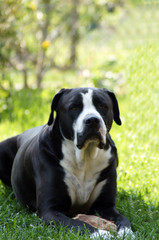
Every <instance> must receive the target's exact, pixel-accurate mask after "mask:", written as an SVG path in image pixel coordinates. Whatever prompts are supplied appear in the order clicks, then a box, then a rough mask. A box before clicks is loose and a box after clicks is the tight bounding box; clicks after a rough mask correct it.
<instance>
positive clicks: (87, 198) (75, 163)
mask: <svg viewBox="0 0 159 240" xmlns="http://www.w3.org/2000/svg"><path fill="white" fill-rule="evenodd" d="M90 147H91V146H90ZM89 150H90V149H88V150H86V151H85V152H84V153H80V157H78V158H77V153H76V151H75V149H74V144H73V143H72V142H71V141H68V140H67V141H64V142H63V146H62V151H63V155H64V157H63V159H62V160H61V162H60V164H61V166H62V167H63V169H64V171H65V178H64V181H65V183H66V185H67V187H68V192H69V195H70V197H71V201H72V205H85V204H88V205H91V204H92V202H93V201H94V200H95V199H96V198H97V197H98V195H99V194H100V192H101V189H102V187H103V185H104V184H105V183H106V180H104V181H102V182H100V183H98V184H97V180H98V178H99V175H100V173H101V171H102V170H103V169H105V168H106V167H107V166H108V165H109V159H110V158H111V147H109V149H108V150H107V151H105V150H101V149H98V148H96V149H95V150H94V151H97V152H96V153H95V152H94V153H93V156H92V154H91V152H90V151H89ZM78 155H79V153H78Z"/></svg>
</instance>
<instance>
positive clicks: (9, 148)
mask: <svg viewBox="0 0 159 240" xmlns="http://www.w3.org/2000/svg"><path fill="white" fill-rule="evenodd" d="M54 111H56V117H55V119H54ZM113 119H114V121H115V122H116V123H117V124H118V125H121V120H120V114H119V108H118V102H117V100H116V97H115V95H114V94H113V93H112V92H109V91H108V90H106V89H97V88H73V89H61V90H60V91H59V92H58V93H57V94H56V95H55V96H54V98H53V100H52V104H51V113H50V117H49V121H48V124H46V125H44V126H40V127H36V128H33V129H29V130H27V131H25V132H24V133H22V134H20V135H17V136H15V137H12V138H9V139H7V140H5V141H3V142H1V143H0V178H1V179H2V181H3V182H4V183H6V184H7V185H11V186H12V188H13V191H14V193H15V195H16V197H17V199H18V200H19V201H20V203H21V204H22V205H23V206H25V207H29V209H30V210H32V211H37V212H38V215H39V216H40V218H42V219H44V220H45V221H46V222H50V221H53V224H55V225H57V226H58V225H63V226H68V227H69V228H72V227H75V228H76V229H81V230H82V229H84V226H86V227H87V229H88V230H89V231H90V232H91V233H93V232H95V231H97V229H96V228H93V227H92V226H90V225H89V224H87V223H84V222H82V221H79V220H75V219H72V218H71V217H72V216H74V215H76V214H77V213H87V214H92V215H93V214H98V215H99V216H100V217H102V218H105V219H108V220H112V221H114V222H115V224H116V225H117V226H118V229H121V228H126V227H127V228H130V223H129V221H128V220H127V219H126V218H125V217H124V216H122V215H121V214H119V212H118V211H117V210H116V206H115V198H116V167H117V165H118V156H117V149H116V147H115V144H114V142H113V140H112V139H111V137H110V135H109V131H110V129H111V125H112V122H113Z"/></svg>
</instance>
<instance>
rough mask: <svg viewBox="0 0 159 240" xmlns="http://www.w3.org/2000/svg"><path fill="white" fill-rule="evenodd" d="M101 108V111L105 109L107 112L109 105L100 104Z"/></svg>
mask: <svg viewBox="0 0 159 240" xmlns="http://www.w3.org/2000/svg"><path fill="white" fill-rule="evenodd" d="M99 107H100V108H101V109H104V110H105V109H107V105H105V104H102V103H101V104H99Z"/></svg>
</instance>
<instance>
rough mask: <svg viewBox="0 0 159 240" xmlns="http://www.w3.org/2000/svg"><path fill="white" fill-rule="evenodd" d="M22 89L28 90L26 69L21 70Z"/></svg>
mask: <svg viewBox="0 0 159 240" xmlns="http://www.w3.org/2000/svg"><path fill="white" fill-rule="evenodd" d="M22 72H23V88H29V86H28V71H27V69H23V71H22Z"/></svg>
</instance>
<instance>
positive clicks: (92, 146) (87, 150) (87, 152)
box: [75, 141, 100, 167]
mask: <svg viewBox="0 0 159 240" xmlns="http://www.w3.org/2000/svg"><path fill="white" fill-rule="evenodd" d="M99 151H100V149H99V148H98V146H97V142H96V141H91V142H88V143H87V144H86V145H85V147H84V148H82V149H78V148H77V147H75V156H76V161H77V164H78V166H79V167H80V165H82V164H83V162H84V161H91V160H93V159H95V158H96V157H97V155H98V152H99Z"/></svg>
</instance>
